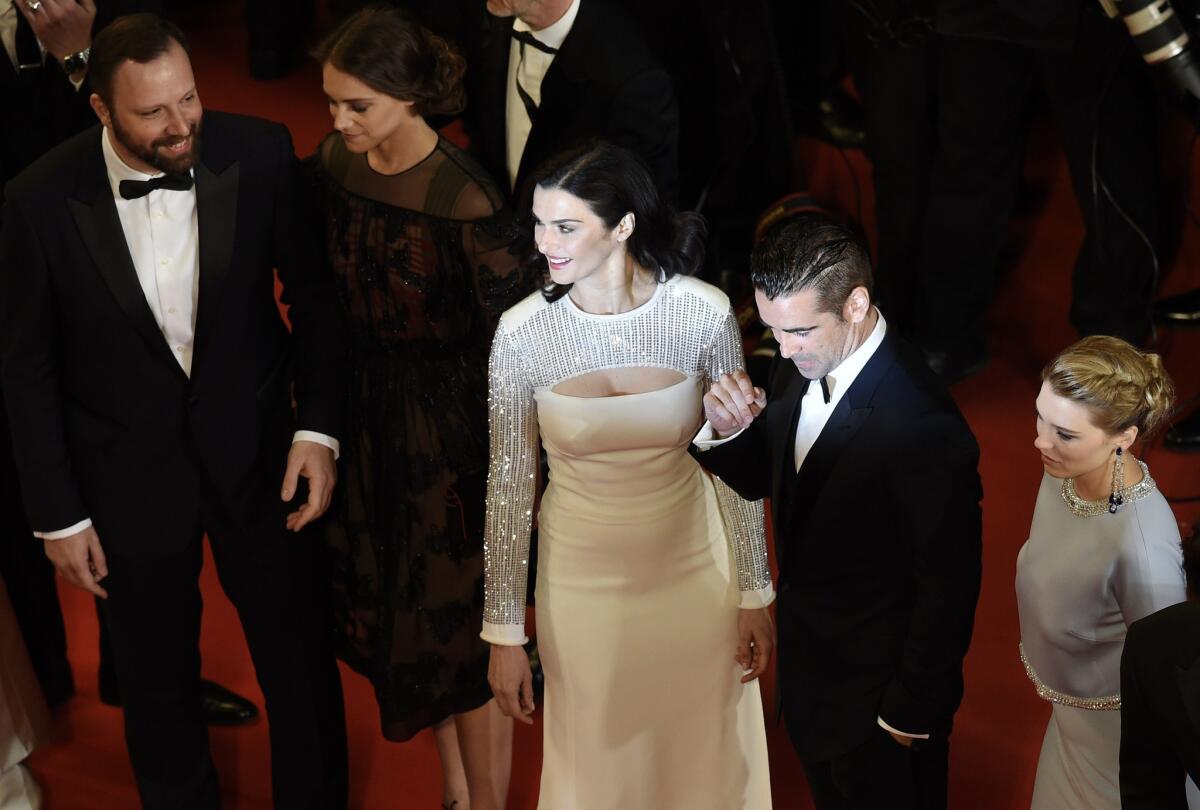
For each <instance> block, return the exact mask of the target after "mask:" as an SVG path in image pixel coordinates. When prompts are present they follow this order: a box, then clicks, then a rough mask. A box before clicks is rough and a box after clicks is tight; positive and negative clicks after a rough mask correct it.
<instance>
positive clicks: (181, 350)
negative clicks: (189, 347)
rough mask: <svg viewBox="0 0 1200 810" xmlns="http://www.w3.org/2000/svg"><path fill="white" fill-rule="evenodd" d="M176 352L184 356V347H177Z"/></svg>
mask: <svg viewBox="0 0 1200 810" xmlns="http://www.w3.org/2000/svg"><path fill="white" fill-rule="evenodd" d="M175 351H177V352H179V353H180V354H183V347H182V346H176V347H175Z"/></svg>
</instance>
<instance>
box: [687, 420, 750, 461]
mask: <svg viewBox="0 0 1200 810" xmlns="http://www.w3.org/2000/svg"><path fill="white" fill-rule="evenodd" d="M744 430H745V428H742V430H739V431H738V432H737V433H734V434H733V435H732V436H726V437H725V438H724V439H722V438H721V437H719V436H717V434H716V431H714V430H713V426H712V422H707V421H706V422H705V423H704V426H703V427H702V428H700V432H699V433H697V434H696V437H695V438H694V439H692V444H694V445H696V448H697V449H699V450H700V452H701V453H703V452H704V451H705V450H708V449H709V448H710V447H720V446H721V445H723V444H725V442H731V441H733V440H734V439H736V438H737V437H738V436H741V435H742V431H744Z"/></svg>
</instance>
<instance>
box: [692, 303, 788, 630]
mask: <svg viewBox="0 0 1200 810" xmlns="http://www.w3.org/2000/svg"><path fill="white" fill-rule="evenodd" d="M716 327H717V328H716V335H715V336H714V339H713V341H712V358H711V360H710V361H709V365H708V381H707V384H706V385H705V386H704V390H705V393H707V392H708V388H709V387H710V386H711V385H712V384H713V383H714V382H716V381H717V380H719V379H720V378H721V377H722V376H723V375H725V374H729V373H730V372H733V371H744V370H745V366H746V363H745V357H744V355H743V352H742V336H741V332H739V331H738V325H737V318H736V317H735V316H734V314H733V310H729V311H727V312H726V314H725V318H724V319H722V320H721V321H718V322H717V324H716ZM713 483H714V484H715V485H716V489H717V500H718V502H719V503H720V505H721V517H723V518H724V519H725V534H726V536H727V537H728V538H729V546H730V549H731V550H732V552H733V562H734V565H735V567H736V568H737V578H738V591H740V592H741V595H742V598H741V606H742V607H743V608H761V607H766V606H767V605H769V604H771V602H772V601H773V600H774V598H775V591H774V589H773V588H772V586H771V572H770V569H769V567H768V564H767V539H766V529H765V526H764V524H763V502H762V501H761V500H758V501H746V500H743V499H742V497H741V496H740V495H738V494H737V493H736V492H734V491H733V490H732V489H730V488H729V487H728V486H726V484H725V482H724V481H722V480H721V479H720V478H717V477H716V476H713Z"/></svg>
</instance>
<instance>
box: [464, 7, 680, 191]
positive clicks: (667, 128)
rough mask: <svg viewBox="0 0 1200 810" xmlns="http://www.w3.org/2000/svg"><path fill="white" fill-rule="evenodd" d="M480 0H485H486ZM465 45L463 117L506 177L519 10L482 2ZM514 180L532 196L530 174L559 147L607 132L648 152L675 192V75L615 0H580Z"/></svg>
mask: <svg viewBox="0 0 1200 810" xmlns="http://www.w3.org/2000/svg"><path fill="white" fill-rule="evenodd" d="M480 5H481V6H482V5H483V3H482V0H480ZM483 18H484V20H483V24H482V26H481V30H480V32H479V34H478V35H477V36H476V37H475V38H474V42H472V43H471V45H470V46H469V50H468V54H467V77H466V81H467V110H466V113H465V119H466V124H467V131H468V134H469V136H470V138H471V148H472V150H473V151H474V152H475V153H476V155H477V156H478V157H479V160H480V162H481V163H482V164H483V167H484V168H485V169H486V170H487V171H488V173H489V174H490V175H491V176H492V177H494V178H496V179H497V181H498V182H501V183H502V184H503V185H505V186H506V187H507V186H508V183H507V180H508V177H509V172H508V168H507V151H506V150H507V147H506V144H507V134H506V129H505V112H504V111H505V104H506V100H507V98H508V58H509V51H510V46H511V43H512V37H511V35H510V32H511V31H512V23H513V21H512V18H511V17H495V16H493V15H491V14H488V13H486V12H483ZM532 124H533V125H532V127H531V129H530V132H529V140H528V141H527V142H526V144H525V151H524V152H523V154H522V156H521V164H520V169H519V171H518V172H517V177H516V182H515V183H513V184H512V188H511V189H510V191H512V192H514V199H515V200H516V201H517V203H518V205H521V204H522V203H527V202H528V201H527V199H526V196H527V195H529V194H531V193H532V189H530V188H527V186H528V180H529V176H530V174H531V173H532V172H533V171H534V170H535V169H537V167H538V166H539V165H540V164H541V163H542V162H543V161H545V160H546V159H547V158H549V157H551V156H552V155H554V154H555V153H557V152H559V151H561V150H563V149H565V148H567V147H569V146H571V145H572V144H573V143H576V142H579V141H582V140H585V139H587V138H603V139H604V140H608V141H612V142H613V143H616V144H619V145H621V146H624V147H627V148H628V149H630V150H632V151H633V152H635V153H636V154H638V155H640V156H641V157H642V159H643V160H645V161H646V163H647V165H648V166H649V167H650V172H651V174H652V175H653V176H654V179H655V181H657V183H658V187H659V190H660V191H661V192H662V193H663V194H664V195H665V196H666V197H667V199H669V200H675V199H677V198H678V194H679V114H678V111H677V109H676V103H675V92H674V90H673V88H672V85H671V79H670V77H669V76H668V75H667V73H666V72H665V71H664V70H663V69H662V68H661V67H659V65H658V62H657V60H656V58H655V55H654V53H653V52H652V51H651V49H650V47H649V45H648V44H647V42H646V39H645V37H644V35H643V34H642V32H641V30H639V29H638V27H637V26H636V25H634V24H633V23H632V22H631V21H630V20H629V19H628V18H627V17H626V16H625V15H624V14H623V12H622V11H621V10H620V9H619V8H617V7H616V6H614V5H613V4H612V3H611V2H610V1H609V0H581V2H580V6H579V14H578V16H577V17H576V18H575V23H574V25H573V26H572V27H571V32H570V33H569V34H568V35H567V38H566V40H565V41H564V42H563V44H562V47H561V48H560V49H559V51H558V53H557V54H556V55H555V57H554V61H553V62H552V63H551V65H550V69H549V70H548V71H547V73H546V76H545V78H544V79H543V80H542V93H541V104H540V106H539V107H538V109H537V113H536V116H535V117H534V119H533V121H532Z"/></svg>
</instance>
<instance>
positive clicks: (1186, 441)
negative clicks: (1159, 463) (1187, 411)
mask: <svg viewBox="0 0 1200 810" xmlns="http://www.w3.org/2000/svg"><path fill="white" fill-rule="evenodd" d="M1163 444H1164V445H1166V446H1167V447H1169V448H1171V449H1172V450H1187V451H1194V450H1200V411H1196V412H1195V413H1193V414H1192V415H1191V416H1189V417H1188V418H1187V419H1184V420H1183V421H1182V422H1178V423H1176V424H1175V425H1173V426H1172V427H1171V428H1170V429H1169V430H1168V431H1167V436H1166V438H1165V439H1163Z"/></svg>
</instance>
